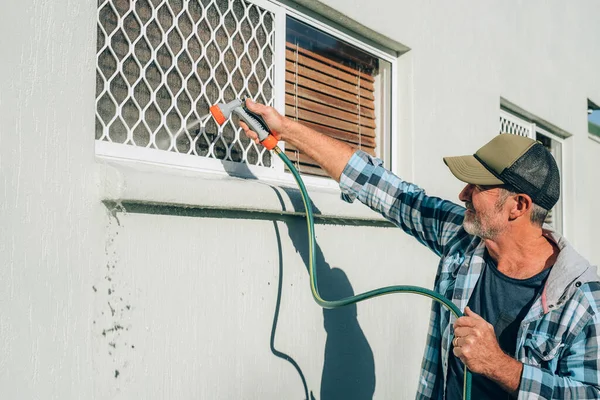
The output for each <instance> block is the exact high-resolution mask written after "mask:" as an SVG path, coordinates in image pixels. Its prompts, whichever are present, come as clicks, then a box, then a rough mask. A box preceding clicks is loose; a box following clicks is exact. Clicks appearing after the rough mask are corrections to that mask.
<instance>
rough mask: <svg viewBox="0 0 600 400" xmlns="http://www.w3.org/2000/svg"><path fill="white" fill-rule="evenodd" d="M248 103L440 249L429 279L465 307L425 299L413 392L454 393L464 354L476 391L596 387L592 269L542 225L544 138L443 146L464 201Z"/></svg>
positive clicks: (583, 394) (546, 199) (554, 196)
mask: <svg viewBox="0 0 600 400" xmlns="http://www.w3.org/2000/svg"><path fill="white" fill-rule="evenodd" d="M247 106H248V108H249V109H250V110H252V111H254V112H256V113H258V114H261V115H262V116H263V118H264V119H265V120H266V122H267V123H268V124H269V126H270V127H271V128H272V129H273V130H274V131H275V132H277V133H276V135H278V139H281V140H285V141H286V142H288V143H291V144H292V145H294V146H295V147H296V148H299V149H300V150H302V151H303V152H304V153H305V154H306V155H308V156H309V157H311V158H312V159H313V160H315V161H316V162H317V163H319V165H321V166H322V168H323V169H325V170H326V171H327V172H328V173H329V175H331V177H333V178H334V179H336V180H337V181H339V184H340V188H341V190H342V196H343V198H344V199H345V200H346V201H350V202H351V201H353V200H354V199H356V198H358V199H359V200H360V201H361V202H363V203H364V204H366V205H367V206H369V207H371V208H372V209H373V210H375V211H378V212H380V213H381V214H382V215H383V216H384V217H386V218H387V219H389V220H391V221H393V222H394V223H395V224H396V225H398V226H399V227H401V228H402V229H403V230H404V231H405V232H407V233H408V234H410V235H412V236H414V237H415V238H416V239H417V240H419V241H420V242H421V243H423V244H424V245H426V246H427V247H429V248H430V249H431V250H432V251H434V252H435V253H436V254H437V255H438V256H440V258H441V260H440V264H439V266H438V272H437V275H436V280H435V290H436V291H438V292H439V293H442V294H443V295H444V296H446V297H447V298H448V299H451V300H452V301H453V302H454V303H455V304H456V305H457V306H458V307H459V308H460V309H464V310H465V316H463V317H461V318H458V319H455V318H454V316H453V315H451V313H450V312H448V311H447V310H446V309H444V308H443V307H440V305H439V304H438V303H434V304H433V306H432V313H431V321H430V325H429V335H428V340H427V347H426V351H425V355H424V358H423V362H422V366H421V377H420V382H419V388H418V393H417V398H422V399H430V398H431V399H442V398H448V399H459V398H461V397H462V375H463V368H464V367H463V365H466V366H467V368H469V370H471V371H472V372H473V373H474V375H473V398H474V399H478V400H479V399H506V398H509V397H518V398H520V399H533V398H535V399H540V398H542V399H598V398H600V372H599V371H600V368H599V366H600V347H599V344H600V314H599V313H598V308H599V304H600V282H599V281H600V279H599V278H598V276H597V274H596V268H595V267H593V266H591V265H590V264H589V263H588V262H587V261H586V260H585V259H583V258H582V257H581V256H580V255H579V254H577V252H576V251H575V250H574V249H573V248H572V247H571V245H570V244H569V243H568V242H567V241H566V240H565V239H564V238H563V237H561V236H560V235H559V234H557V233H556V232H553V231H551V230H549V229H547V227H543V226H542V225H543V222H544V219H545V217H546V214H547V210H550V209H551V208H552V207H553V206H554V205H555V204H556V202H557V201H558V198H559V195H560V181H559V173H558V168H557V166H556V163H555V161H554V158H553V157H552V155H551V154H550V153H549V152H548V151H547V150H546V149H545V148H544V146H543V145H542V144H540V143H538V142H536V141H534V140H531V139H528V138H524V137H520V136H515V135H507V134H505V135H498V136H496V137H495V138H494V139H492V140H491V141H490V142H489V143H487V144H486V145H484V146H483V147H482V148H480V149H479V150H478V151H477V152H476V153H475V154H474V155H472V156H462V157H446V158H444V162H445V163H446V164H447V165H448V167H449V168H450V171H451V172H452V173H453V174H454V175H455V176H456V177H457V178H458V179H460V180H461V181H463V182H465V183H466V186H465V187H464V189H463V190H462V191H461V193H460V194H459V199H460V200H461V201H462V202H464V203H465V207H461V206H459V205H456V204H454V203H452V202H449V201H446V200H442V199H439V198H435V197H430V196H427V195H426V194H425V192H424V191H423V190H422V189H420V188H419V187H417V186H416V185H414V184H411V183H408V182H404V181H402V180H401V179H400V178H398V177H397V176H395V175H393V174H392V173H391V172H390V171H388V170H386V169H384V168H383V167H382V165H381V161H380V160H378V159H376V158H374V157H371V156H369V155H367V154H366V153H364V152H361V151H355V150H354V149H352V148H351V147H350V146H348V145H347V144H345V143H342V142H339V141H336V140H335V139H332V138H330V137H327V136H325V135H322V134H320V133H318V132H316V131H314V130H312V129H309V128H307V127H305V126H303V125H301V124H299V123H296V122H294V121H291V120H289V119H287V118H285V117H283V116H281V115H280V114H278V113H277V112H276V111H275V110H274V109H273V108H271V107H267V106H264V105H260V104H256V103H252V102H250V101H249V102H248V103H247ZM240 124H241V126H242V128H244V130H245V131H246V134H247V135H248V137H250V138H252V139H254V140H256V134H255V133H254V132H252V131H249V130H248V127H247V126H246V125H245V124H244V123H243V122H241V123H240Z"/></svg>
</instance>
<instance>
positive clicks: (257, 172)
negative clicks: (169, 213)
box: [95, 0, 398, 188]
mask: <svg viewBox="0 0 600 400" xmlns="http://www.w3.org/2000/svg"><path fill="white" fill-rule="evenodd" d="M245 1H247V2H249V3H252V4H255V5H256V6H258V7H261V8H263V9H265V10H267V11H269V12H272V13H273V14H274V17H275V18H274V27H275V28H274V29H275V43H274V49H275V50H274V57H273V62H274V63H275V66H274V80H273V82H274V85H273V93H274V99H273V100H274V107H275V109H276V110H277V111H278V112H280V113H281V114H285V46H286V44H285V38H286V17H287V16H288V15H289V16H291V17H293V18H295V19H297V20H299V21H302V22H305V23H307V24H309V25H311V26H313V27H314V28H316V29H319V30H321V31H323V32H325V33H328V34H330V35H332V36H334V37H335V38H338V39H340V40H342V41H345V42H347V43H349V44H352V45H354V46H356V47H357V48H359V49H361V50H364V51H366V52H368V53H370V54H372V55H373V56H375V57H378V58H380V59H382V60H385V61H387V62H389V63H390V65H391V68H390V70H391V71H390V75H391V76H390V77H388V79H389V84H390V85H391V88H390V89H391V90H390V93H391V95H390V99H389V100H388V99H385V98H384V99H383V101H382V103H384V102H389V103H386V104H382V106H385V107H386V108H387V109H388V110H389V111H388V112H389V115H388V117H387V118H388V119H389V122H388V124H386V125H387V126H388V127H389V128H388V130H389V131H387V132H385V131H384V132H382V134H383V135H386V137H385V138H380V139H383V140H380V142H381V143H382V144H383V148H382V149H381V151H380V154H382V155H384V157H383V158H384V160H385V161H386V162H388V163H389V165H390V166H394V165H395V163H396V162H397V156H396V147H397V146H396V140H397V135H396V134H395V132H396V131H397V129H396V128H397V124H398V116H397V113H396V110H395V104H396V99H397V94H398V85H397V71H398V69H397V68H398V67H397V57H396V56H394V55H392V54H393V52H392V51H389V52H388V51H384V50H382V49H379V48H376V47H374V46H373V45H370V44H367V43H366V40H365V41H361V40H359V39H357V38H355V37H354V36H351V35H348V34H346V33H344V32H342V31H340V30H338V29H335V28H334V27H331V26H329V25H328V24H327V23H325V22H323V21H321V20H319V19H317V18H315V17H312V16H308V15H305V14H303V13H301V12H299V11H298V10H296V9H294V8H292V7H290V6H288V5H286V4H282V3H279V2H277V1H275V0H272V1H269V0H245ZM284 146H285V143H281V144H280V147H282V149H283V148H284ZM95 152H96V156H97V157H99V158H100V159H106V160H115V161H125V162H134V163H142V164H151V165H156V166H160V167H165V168H175V169H186V170H194V171H199V172H209V173H215V174H230V175H235V176H237V177H242V178H244V177H246V178H258V179H265V180H268V181H272V182H276V183H283V184H293V182H294V179H293V176H291V174H289V173H286V172H285V171H284V164H283V162H282V161H281V160H280V159H279V157H276V156H275V154H273V155H272V167H262V166H255V165H249V164H246V163H241V162H234V161H228V160H220V159H213V158H208V157H201V156H195V155H187V154H181V153H176V152H171V151H165V150H158V149H151V148H145V147H137V146H131V145H127V144H121V143H112V142H106V141H100V140H95ZM303 179H304V181H305V183H306V185H307V186H312V187H323V188H337V187H338V185H337V183H336V182H334V181H333V180H331V179H329V178H325V177H317V176H303Z"/></svg>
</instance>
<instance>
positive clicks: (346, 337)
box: [223, 163, 376, 400]
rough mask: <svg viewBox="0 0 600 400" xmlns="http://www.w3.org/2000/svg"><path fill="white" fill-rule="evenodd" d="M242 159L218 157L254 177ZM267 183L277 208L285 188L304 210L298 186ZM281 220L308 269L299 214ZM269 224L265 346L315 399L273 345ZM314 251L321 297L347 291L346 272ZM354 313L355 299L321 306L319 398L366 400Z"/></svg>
mask: <svg viewBox="0 0 600 400" xmlns="http://www.w3.org/2000/svg"><path fill="white" fill-rule="evenodd" d="M245 165H246V164H240V165H237V166H236V168H235V170H230V169H228V168H227V165H226V164H225V163H223V166H224V167H225V170H226V172H227V173H228V174H230V175H232V176H240V175H241V176H243V177H244V178H245V179H258V178H257V177H256V176H255V175H254V174H252V172H251V171H250V170H249V169H248V168H247V167H246V168H244V166H245ZM268 186H270V187H271V189H273V191H274V192H275V194H276V196H277V198H278V200H279V202H280V204H281V207H282V210H283V211H287V210H286V203H285V202H284V200H283V198H282V197H281V191H283V192H284V193H286V195H287V196H288V198H289V199H290V201H291V203H292V207H293V208H294V210H293V211H295V212H299V213H304V211H305V210H304V204H303V202H302V198H301V196H300V191H299V190H298V189H291V188H285V187H274V186H271V185H268ZM312 207H313V213H314V214H315V215H318V214H320V213H321V212H320V211H319V210H318V208H317V207H315V206H314V205H312ZM281 221H283V222H284V223H285V224H286V225H287V228H288V236H289V238H290V241H291V242H292V244H293V246H294V248H295V249H296V252H298V253H299V254H300V256H301V257H302V261H303V262H304V265H305V267H306V270H307V272H308V266H309V251H308V229H307V226H306V220H305V219H304V218H299V217H284V218H282V219H281ZM273 228H274V230H275V236H276V240H277V249H278V258H279V280H278V285H277V298H276V303H275V311H274V315H273V324H272V328H271V337H270V342H269V346H270V349H271V352H272V353H273V354H274V355H275V356H276V357H278V358H281V359H283V360H285V361H287V362H289V363H290V364H291V365H292V366H293V367H294V369H295V370H296V372H297V373H298V375H299V376H300V379H301V381H302V385H303V388H304V395H305V399H307V400H315V396H314V394H313V392H312V391H310V393H309V389H308V385H307V382H306V378H305V376H304V374H303V373H302V370H301V368H300V366H299V365H298V363H297V362H296V361H295V360H294V359H293V358H292V357H291V356H290V355H288V354H286V353H284V352H282V351H280V350H278V349H276V348H275V334H276V331H277V323H278V320H279V312H280V307H281V297H282V288H283V251H282V241H281V232H280V229H279V227H278V221H277V220H273ZM315 256H316V260H315V262H316V266H315V268H316V271H315V272H316V274H317V276H318V279H319V289H320V293H321V295H322V297H323V298H324V299H326V300H337V299H341V298H344V297H348V296H353V295H354V289H353V288H352V284H351V283H350V280H349V279H348V276H347V275H346V273H345V272H344V271H343V270H342V269H340V268H335V267H331V266H330V264H329V263H328V262H327V261H326V260H325V257H324V255H323V252H322V250H321V247H320V246H319V245H318V244H316V246H315ZM357 316H358V313H357V306H356V304H351V305H348V306H345V307H341V308H336V309H331V310H327V309H323V326H324V328H325V331H326V333H327V339H326V342H325V349H324V362H323V371H322V374H321V390H320V396H319V399H320V400H337V399H344V400H369V399H372V398H373V394H374V392H375V383H376V379H375V361H374V357H373V351H372V349H371V346H370V345H369V342H368V341H367V338H366V336H365V334H364V332H363V331H362V328H361V327H360V324H359V322H358V318H357ZM309 396H310V397H309Z"/></svg>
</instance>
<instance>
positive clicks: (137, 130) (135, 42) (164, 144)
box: [96, 0, 275, 167]
mask: <svg viewBox="0 0 600 400" xmlns="http://www.w3.org/2000/svg"><path fill="white" fill-rule="evenodd" d="M274 32H275V26H274V15H273V13H272V12H270V11H267V10H264V9H262V8H260V7H258V6H257V5H254V4H251V3H250V2H248V1H242V0H168V1H165V0H136V1H131V0H98V43H97V44H98V47H97V49H98V50H97V71H96V139H97V140H100V141H108V142H114V143H122V144H127V145H131V146H137V147H146V148H152V149H159V150H166V151H172V152H177V153H183V154H189V155H197V156H203V157H209V158H216V159H220V160H230V161H237V162H247V163H248V164H252V165H260V166H267V167H271V164H272V163H271V154H270V152H268V151H266V150H265V149H264V148H262V146H260V148H259V147H257V146H256V145H255V144H254V143H253V142H251V141H250V140H249V139H247V138H246V136H245V135H243V134H240V129H239V128H238V127H237V125H236V124H235V123H234V121H231V120H230V121H228V122H227V123H226V124H225V125H224V126H223V127H218V126H217V125H216V124H215V123H214V121H213V120H212V118H209V119H207V120H206V124H204V123H202V124H201V123H200V121H201V120H202V119H203V116H205V115H206V114H208V112H209V111H208V109H209V107H210V105H212V104H215V103H217V102H227V101H231V100H233V99H235V98H238V97H244V96H249V97H252V98H254V99H256V100H257V101H259V102H261V103H264V104H269V105H272V104H273V85H274V82H273V75H274V67H273V52H274Z"/></svg>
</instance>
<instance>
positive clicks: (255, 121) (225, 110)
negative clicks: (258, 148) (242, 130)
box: [210, 99, 277, 150]
mask: <svg viewBox="0 0 600 400" xmlns="http://www.w3.org/2000/svg"><path fill="white" fill-rule="evenodd" d="M210 113H211V114H212V116H213V118H214V119H215V121H216V122H217V124H219V125H223V124H224V123H225V122H226V121H227V120H228V119H229V117H231V114H232V113H233V114H236V115H237V116H238V117H240V119H241V120H242V121H244V122H245V123H246V124H247V125H248V127H249V128H250V129H251V130H253V131H254V132H256V133H257V135H258V140H259V141H260V143H261V144H262V145H263V146H265V147H266V148H267V149H269V150H272V149H273V148H275V146H277V139H275V137H274V136H273V135H272V134H271V130H270V129H269V126H268V125H267V123H266V122H265V120H264V119H263V118H262V117H261V116H260V115H258V114H256V113H254V112H252V111H250V110H248V108H247V107H246V101H245V100H242V99H235V100H233V101H230V102H229V103H218V104H215V105H213V106H211V107H210Z"/></svg>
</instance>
